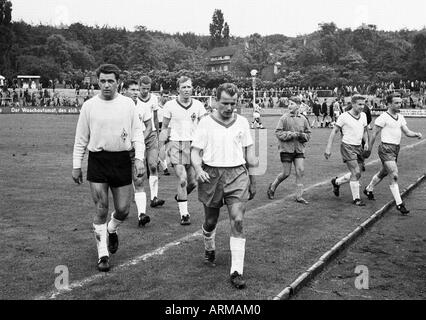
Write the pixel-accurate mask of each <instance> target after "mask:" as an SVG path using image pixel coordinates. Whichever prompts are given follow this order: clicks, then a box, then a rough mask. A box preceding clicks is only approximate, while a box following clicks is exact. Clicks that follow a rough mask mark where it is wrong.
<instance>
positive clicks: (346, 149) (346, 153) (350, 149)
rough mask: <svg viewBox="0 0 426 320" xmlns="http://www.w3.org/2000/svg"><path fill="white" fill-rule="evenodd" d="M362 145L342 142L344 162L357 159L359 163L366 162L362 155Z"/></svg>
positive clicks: (341, 148)
mask: <svg viewBox="0 0 426 320" xmlns="http://www.w3.org/2000/svg"><path fill="white" fill-rule="evenodd" d="M362 152H363V149H362V145H359V146H355V145H352V144H346V143H344V142H342V144H341V145H340V153H341V154H342V159H343V162H344V163H346V162H348V161H354V160H357V161H358V163H362V162H364V157H363V156H362Z"/></svg>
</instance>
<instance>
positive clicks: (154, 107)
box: [138, 94, 160, 131]
mask: <svg viewBox="0 0 426 320" xmlns="http://www.w3.org/2000/svg"><path fill="white" fill-rule="evenodd" d="M138 105H140V106H141V107H142V108H143V109H144V110H145V112H147V113H149V115H150V117H149V119H151V122H152V131H157V129H156V128H155V123H154V111H158V109H159V108H160V107H159V106H158V97H157V96H155V95H153V94H150V95H149V99H148V100H146V101H145V100H142V99H141V98H139V99H138Z"/></svg>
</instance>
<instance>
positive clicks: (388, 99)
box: [386, 92, 401, 104]
mask: <svg viewBox="0 0 426 320" xmlns="http://www.w3.org/2000/svg"><path fill="white" fill-rule="evenodd" d="M393 98H401V95H400V94H399V93H396V92H393V93H391V94H388V95H387V96H386V104H391V103H392V102H393Z"/></svg>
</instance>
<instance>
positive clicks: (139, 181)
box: [133, 179, 145, 192]
mask: <svg viewBox="0 0 426 320" xmlns="http://www.w3.org/2000/svg"><path fill="white" fill-rule="evenodd" d="M133 185H134V186H135V191H136V192H144V191H145V189H144V186H143V179H134V180H133Z"/></svg>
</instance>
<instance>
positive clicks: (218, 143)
mask: <svg viewBox="0 0 426 320" xmlns="http://www.w3.org/2000/svg"><path fill="white" fill-rule="evenodd" d="M234 116H235V118H234V121H232V122H231V123H230V124H227V125H225V124H223V123H222V122H221V121H219V120H218V119H216V118H215V117H214V116H213V115H209V116H207V117H204V118H203V119H201V121H200V124H199V126H198V127H197V130H196V131H195V136H194V141H193V142H192V146H193V147H195V148H198V149H201V150H203V162H204V163H205V164H206V165H208V166H211V167H225V168H226V167H238V166H241V165H244V164H245V163H246V160H245V157H244V153H243V148H245V147H248V146H251V145H252V144H253V139H252V137H251V133H250V125H249V123H248V121H247V119H246V118H244V117H242V116H240V115H237V114H235V115H234Z"/></svg>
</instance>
